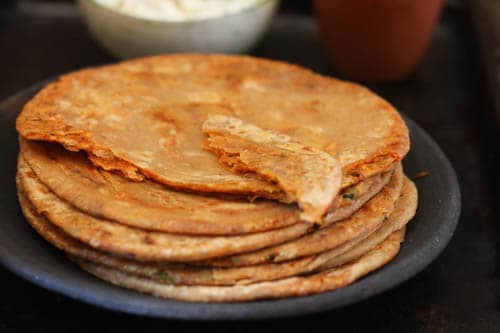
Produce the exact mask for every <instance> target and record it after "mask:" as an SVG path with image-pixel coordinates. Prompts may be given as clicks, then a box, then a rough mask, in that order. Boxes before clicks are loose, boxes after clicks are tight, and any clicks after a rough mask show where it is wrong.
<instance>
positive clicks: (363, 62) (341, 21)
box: [314, 0, 443, 81]
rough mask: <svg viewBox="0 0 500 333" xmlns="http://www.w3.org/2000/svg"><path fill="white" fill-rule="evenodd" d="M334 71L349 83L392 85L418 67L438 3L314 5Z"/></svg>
mask: <svg viewBox="0 0 500 333" xmlns="http://www.w3.org/2000/svg"><path fill="white" fill-rule="evenodd" d="M314 6H315V10H316V15H317V17H318V23H319V29H320V35H321V39H322V41H323V44H324V46H325V48H326V51H327V52H328V55H329V58H330V61H331V63H332V65H333V66H334V68H335V69H336V70H338V71H339V72H340V73H342V74H343V75H346V76H347V77H349V78H351V79H357V80H363V81H396V80H401V79H404V78H406V77H407V76H409V75H410V74H412V73H413V72H414V71H415V70H416V68H417V66H418V64H419V63H420V62H421V60H422V58H423V56H424V54H425V51H426V49H427V46H428V44H429V41H430V37H431V35H432V31H433V29H434V26H435V25H436V22H437V19H438V17H439V13H440V11H441V8H442V7H443V0H315V1H314Z"/></svg>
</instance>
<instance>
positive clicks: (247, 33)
mask: <svg viewBox="0 0 500 333" xmlns="http://www.w3.org/2000/svg"><path fill="white" fill-rule="evenodd" d="M78 3H79V5H80V8H81V12H82V15H83V18H84V21H85V23H86V25H87V27H88V28H89V31H90V33H91V34H92V36H93V37H94V38H95V40H96V41H97V43H98V44H100V45H101V46H102V47H103V48H104V49H105V50H107V51H108V52H109V53H111V54H113V55H115V56H117V57H118V58H122V59H128V58H135V57H141V56H147V55H154V54H162V53H189V52H196V53H245V52H248V51H249V50H251V49H252V48H253V47H254V46H255V45H256V44H257V42H258V41H259V40H260V38H261V37H262V36H263V34H264V33H265V31H266V29H267V27H268V26H269V24H270V22H271V19H272V17H273V15H274V13H275V12H276V10H277V8H278V5H279V0H78Z"/></svg>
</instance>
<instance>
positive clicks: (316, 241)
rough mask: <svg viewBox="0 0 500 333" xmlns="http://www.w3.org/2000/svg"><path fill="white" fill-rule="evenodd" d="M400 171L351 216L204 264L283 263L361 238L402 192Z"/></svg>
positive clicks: (379, 222)
mask: <svg viewBox="0 0 500 333" xmlns="http://www.w3.org/2000/svg"><path fill="white" fill-rule="evenodd" d="M402 186H403V172H402V167H401V165H397V168H396V169H395V170H394V173H393V175H392V177H391V180H390V181H389V183H388V184H387V185H386V186H385V187H384V188H383V189H382V190H381V191H380V192H379V193H378V194H377V195H376V196H375V197H373V198H372V199H371V200H370V201H368V202H367V203H366V204H365V205H364V206H363V207H361V208H360V209H359V210H358V211H357V212H356V213H354V214H353V215H352V216H351V217H350V218H348V219H346V220H343V221H342V222H337V223H334V224H333V225H331V226H328V227H326V228H322V229H319V230H316V231H315V232H313V233H310V234H307V235H304V236H302V237H300V238H298V239H294V240H292V241H289V242H286V243H282V244H279V245H276V246H272V247H267V248H264V249H262V250H258V251H255V252H251V253H242V254H239V255H233V256H229V257H226V258H215V259H212V260H208V261H206V262H204V264H206V265H209V266H216V267H233V266H249V265H256V264H262V263H269V262H283V261H287V260H292V259H296V258H300V257H305V256H309V255H313V254H317V253H321V252H324V251H328V250H330V249H334V248H336V247H338V246H342V245H344V244H347V243H349V242H350V241H351V240H354V239H360V238H364V237H366V236H368V235H370V234H371V233H372V232H374V231H375V230H377V229H378V228H379V227H380V226H381V225H382V223H383V222H384V221H385V220H387V219H388V218H389V216H390V215H391V213H392V211H393V210H394V206H395V205H396V203H397V200H398V198H399V196H400V193H401V188H402Z"/></svg>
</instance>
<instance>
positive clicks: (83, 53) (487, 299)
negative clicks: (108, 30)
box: [0, 1, 500, 332]
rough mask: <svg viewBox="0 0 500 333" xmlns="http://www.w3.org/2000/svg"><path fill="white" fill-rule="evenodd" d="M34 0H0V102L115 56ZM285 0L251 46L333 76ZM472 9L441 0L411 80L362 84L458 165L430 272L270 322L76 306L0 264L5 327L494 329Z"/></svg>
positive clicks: (489, 143) (488, 111) (490, 155)
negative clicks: (455, 195) (450, 213)
mask: <svg viewBox="0 0 500 333" xmlns="http://www.w3.org/2000/svg"><path fill="white" fill-rule="evenodd" d="M30 3H32V2H22V4H21V5H20V7H16V5H15V1H4V2H0V74H1V78H0V99H4V98H6V97H8V96H9V95H11V94H13V93H15V92H16V91H18V90H20V89H22V88H25V87H27V86H29V85H31V84H34V83H36V82H38V81H40V80H43V79H45V78H48V77H52V76H55V75H58V74H60V73H63V72H67V71H71V70H74V69H78V68H81V67H85V66H91V65H96V64H103V63H107V62H111V61H113V59H112V58H110V57H109V56H108V55H107V54H105V53H104V52H103V51H101V50H100V49H99V48H98V47H97V46H96V45H95V44H94V42H93V41H92V40H91V39H90V36H89V35H88V33H87V31H86V30H85V27H84V26H83V24H82V22H81V20H80V17H79V15H78V11H77V10H76V9H75V8H73V7H72V5H71V3H70V2H66V1H57V2H56V3H58V4H59V5H55V6H54V5H53V4H54V2H52V3H50V4H49V6H48V7H47V6H45V5H46V3H43V2H41V1H36V2H34V3H38V4H37V5H30ZM40 3H41V4H42V5H41V6H40V5H39V4H40ZM283 3H285V4H284V5H283V6H282V8H281V15H280V16H279V17H277V18H276V20H275V21H274V23H273V26H272V28H271V29H270V31H269V33H268V35H267V36H266V38H265V39H264V40H263V41H262V43H261V44H260V45H259V46H258V47H257V49H256V50H255V51H254V52H253V53H254V54H255V55H259V56H264V57H270V58H276V59H283V60H287V61H291V62H295V63H298V64H301V65H304V66H307V67H311V68H313V69H315V70H317V71H320V72H322V73H325V74H329V75H335V71H333V70H332V69H330V68H329V66H328V65H327V62H326V60H325V58H324V55H323V53H322V50H321V47H320V45H319V40H318V37H317V35H316V32H315V24H314V21H313V16H312V9H311V4H310V2H309V1H283ZM61 4H62V5H61ZM468 8H469V7H468V5H464V4H462V2H460V1H455V2H450V3H449V4H448V6H447V7H446V9H445V11H444V12H443V15H442V17H441V20H440V23H439V26H438V27H437V29H436V31H435V33H434V36H433V41H432V44H431V46H430V48H429V51H428V54H427V56H426V58H425V60H424V62H423V63H422V65H421V66H420V68H419V70H418V72H417V73H416V74H415V75H413V76H412V77H411V78H409V79H408V80H406V81H404V82H400V83H393V84H378V85H373V84H369V86H370V88H372V89H374V90H375V91H376V92H378V93H379V94H381V95H382V96H383V97H385V98H386V99H388V100H389V101H390V102H391V103H393V104H394V105H395V106H396V107H397V108H398V109H399V110H401V111H402V112H405V113H406V114H408V115H409V116H410V117H411V118H413V119H414V120H416V121H417V122H418V123H419V124H420V125H421V126H422V127H423V128H424V129H426V130H427V131H428V132H429V133H430V134H431V135H432V136H433V137H434V138H435V139H436V141H437V142H438V143H439V144H440V145H441V147H442V148H443V150H444V151H445V153H446V154H447V156H448V157H449V158H450V160H451V162H452V164H453V165H454V167H455V169H456V171H457V175H458V178H459V182H460V186H461V190H462V196H463V202H462V207H463V208H462V215H461V219H460V222H459V225H458V228H457V231H456V233H455V236H454V238H453V239H452V241H451V243H450V245H449V246H448V248H447V249H446V250H445V251H444V252H443V253H442V255H440V256H439V257H438V259H437V260H436V261H435V262H433V263H432V264H431V265H430V266H429V267H428V268H427V269H426V270H425V271H423V272H422V273H420V274H418V275H417V276H415V277H414V278H412V279H410V280H409V281H408V282H406V283H404V284H402V285H400V286H398V287H397V288H395V289H393V290H391V291H388V292H386V293H384V294H383V295H379V296H377V297H374V298H372V299H369V300H367V301H364V302H361V303H359V304H356V305H352V306H349V307H347V308H344V309H340V310H336V311H331V312H326V313H323V314H318V315H313V316H303V317H295V318H288V319H285V320H279V321H265V322H248V323H245V322H238V323H188V322H178V321H166V320H159V319H151V318H140V317H135V316H132V315H125V314H120V313H114V312H110V311H107V310H103V309H100V308H96V307H93V306H90V305H86V304H82V303H79V302H76V301H73V300H71V299H68V298H66V297H63V296H60V295H57V294H55V293H51V292H48V291H46V290H43V289H41V288H39V287H37V286H34V285H32V284H30V283H27V282H25V281H23V280H21V279H20V278H18V277H17V276H15V275H13V274H11V273H10V272H8V271H6V270H4V269H2V268H0V332H89V331H98V332H100V331H104V332H107V331H109V332H115V331H120V332H132V331H138V330H147V331H148V332H149V331H153V330H154V331H159V330H162V331H170V330H193V331H201V330H211V329H214V330H215V329H216V330H218V331H220V332H226V331H227V332H250V331H251V332H256V331H257V332H258V331H260V330H262V329H270V330H275V331H280V330H290V329H293V328H298V327H303V328H306V329H311V330H312V329H318V330H319V329H322V330H335V331H337V330H342V331H363V330H374V331H395V332H401V331H425V332H443V331H446V332H489V331H491V332H495V331H496V332H498V331H500V305H499V296H500V290H499V289H500V274H499V269H498V264H499V263H500V258H499V256H498V254H499V250H500V237H499V235H500V234H499V229H500V226H499V224H500V220H499V214H498V204H499V203H500V202H499V195H498V188H499V181H498V179H499V178H498V172H497V170H498V162H499V158H498V157H499V150H498V143H499V140H498V131H497V127H496V118H495V112H494V109H493V107H492V102H491V101H492V97H493V96H494V95H492V94H491V93H489V92H490V91H492V90H491V89H490V88H489V86H488V84H487V81H486V79H485V77H487V75H485V73H486V74H491V71H493V70H494V69H493V68H488V67H485V65H484V64H483V61H482V57H481V52H480V45H479V43H478V36H477V34H476V32H475V30H474V25H473V19H471V15H470V13H469V11H468ZM497 93H498V92H497ZM13 195H14V194H13ZM0 232H1V229H0Z"/></svg>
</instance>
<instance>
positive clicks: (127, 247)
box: [18, 158, 400, 262]
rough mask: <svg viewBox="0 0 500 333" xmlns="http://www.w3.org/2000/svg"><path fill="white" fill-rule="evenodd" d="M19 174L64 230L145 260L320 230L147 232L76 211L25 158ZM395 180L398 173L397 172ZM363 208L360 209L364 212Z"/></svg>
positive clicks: (195, 256)
mask: <svg viewBox="0 0 500 333" xmlns="http://www.w3.org/2000/svg"><path fill="white" fill-rule="evenodd" d="M394 174H396V172H395V173H394ZM399 174H400V173H399ZM18 177H19V179H20V183H21V185H22V188H23V191H24V193H25V194H26V196H27V198H28V199H29V201H30V202H31V203H32V204H33V205H34V206H35V207H36V210H37V211H38V212H40V213H42V214H43V215H44V216H46V217H47V218H48V219H49V220H50V221H51V222H52V223H54V224H55V225H57V226H58V227H60V228H61V229H63V230H64V232H66V233H67V234H69V235H70V236H72V237H74V238H76V239H78V240H80V241H82V242H84V243H86V244H88V245H90V246H91V247H93V248H96V249H99V250H102V251H105V252H110V253H116V254H120V255H122V256H127V257H130V258H135V259H136V260H141V261H184V262H185V261H196V260H206V259H210V258H214V257H221V256H227V255H230V254H236V253H243V252H248V251H253V250H256V249H259V248H264V247H269V246H271V245H274V244H280V243H282V242H284V241H286V240H290V239H295V238H297V237H298V236H300V235H303V234H305V233H308V232H309V231H310V230H311V228H314V227H313V226H311V225H310V224H309V223H297V224H294V225H292V226H290V227H286V228H282V229H275V230H271V231H267V232H263V233H254V234H247V235H241V236H226V237H223V236H217V237H209V236H188V235H178V234H168V233H163V232H155V231H145V230H142V229H137V228H132V227H128V226H125V225H122V224H119V223H115V222H111V221H108V220H104V219H99V218H95V217H92V216H90V215H87V214H85V213H83V212H81V211H79V210H77V209H75V208H74V207H72V206H71V205H69V204H68V203H66V202H64V201H62V200H60V199H59V198H58V197H57V196H56V195H54V194H53V193H52V192H51V191H50V190H49V189H48V188H47V187H46V186H45V185H43V184H42V183H41V182H40V181H39V180H38V179H37V177H36V176H35V174H34V173H33V172H32V171H31V170H30V169H29V166H28V165H27V164H26V163H25V162H23V159H22V158H20V159H19V162H18ZM393 178H398V177H395V176H393ZM388 188H391V190H390V191H389V192H391V193H392V192H396V191H397V194H399V190H400V188H394V186H393V187H391V185H390V184H389V185H388V186H386V187H385V188H384V189H383V190H382V191H381V194H382V195H378V196H376V197H375V198H377V197H379V196H380V199H376V200H374V199H375V198H374V199H372V200H370V201H369V202H368V203H367V204H365V206H364V207H366V206H367V205H368V207H372V206H377V207H372V208H371V209H370V212H371V213H373V214H375V213H377V214H378V213H380V212H381V208H380V207H384V205H385V207H386V209H387V212H389V210H388V207H389V206H390V205H391V204H392V205H394V203H393V202H392V203H390V202H389V200H388V199H387V198H386V197H387V196H389V197H390V196H391V194H390V193H386V192H388V190H387V189H388ZM394 195H396V194H394ZM394 201H395V199H394ZM379 206H380V207H379ZM392 207H393V206H392ZM392 207H391V210H392ZM363 209H364V208H362V209H361V211H360V212H363ZM383 211H385V210H383ZM370 212H368V211H366V213H364V215H365V216H366V219H367V220H368V222H371V224H370V223H367V225H368V226H366V227H363V228H362V229H359V230H354V231H350V229H348V230H346V231H345V232H340V234H339V235H340V236H339V237H343V239H345V240H346V241H348V240H349V237H355V236H356V235H358V234H360V233H362V231H365V230H369V229H370V225H372V226H373V227H374V226H376V225H377V223H375V222H372V221H377V220H378V219H380V217H378V216H371V214H370ZM357 214H358V213H356V214H355V216H356V215H357ZM358 219H359V218H357V219H356V218H354V219H353V221H354V222H349V221H351V219H349V220H346V221H347V222H346V223H347V225H349V224H350V223H352V224H354V225H356V223H358V224H359V222H356V221H357V220H358ZM344 223H345V222H342V223H340V222H339V223H336V224H335V225H343V224H344ZM320 231H321V230H319V231H318V232H320ZM333 231H334V230H333V229H332V232H333Z"/></svg>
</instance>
